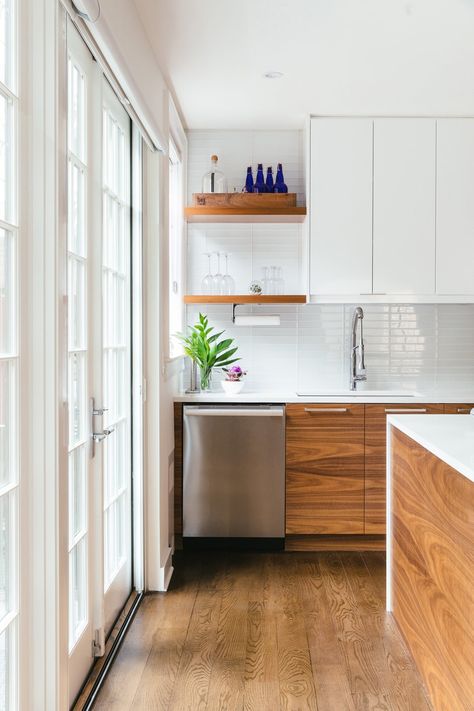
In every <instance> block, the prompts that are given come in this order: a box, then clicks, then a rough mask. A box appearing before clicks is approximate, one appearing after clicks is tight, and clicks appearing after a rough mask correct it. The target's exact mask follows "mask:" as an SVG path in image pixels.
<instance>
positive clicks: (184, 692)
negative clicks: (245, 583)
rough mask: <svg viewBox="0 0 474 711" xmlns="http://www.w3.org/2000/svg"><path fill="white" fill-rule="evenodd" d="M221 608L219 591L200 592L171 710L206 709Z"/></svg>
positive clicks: (176, 681) (192, 710)
mask: <svg viewBox="0 0 474 711" xmlns="http://www.w3.org/2000/svg"><path fill="white" fill-rule="evenodd" d="M220 607H221V595H220V594H219V592H218V591H207V590H204V591H201V590H200V591H199V592H198V594H197V597H196V602H195V605H194V609H193V615H192V617H191V622H190V625H189V628H188V632H187V635H186V640H185V642H184V648H183V651H182V654H181V660H180V664H179V668H178V672H177V674H176V679H175V683H174V688H173V693H172V695H171V700H170V703H169V709H170V710H171V709H172V710H173V711H203V710H204V709H206V708H207V699H208V692H209V684H210V680H211V672H212V665H213V658H214V653H215V648H216V635H217V625H218V621H219V613H220Z"/></svg>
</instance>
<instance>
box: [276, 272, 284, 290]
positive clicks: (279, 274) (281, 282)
mask: <svg viewBox="0 0 474 711" xmlns="http://www.w3.org/2000/svg"><path fill="white" fill-rule="evenodd" d="M277 277H278V294H284V293H285V280H284V279H283V268H282V267H278V269H277Z"/></svg>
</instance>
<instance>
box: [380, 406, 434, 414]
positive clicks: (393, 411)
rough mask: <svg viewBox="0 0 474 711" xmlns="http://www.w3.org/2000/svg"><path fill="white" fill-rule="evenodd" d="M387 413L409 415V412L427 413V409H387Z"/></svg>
mask: <svg viewBox="0 0 474 711" xmlns="http://www.w3.org/2000/svg"><path fill="white" fill-rule="evenodd" d="M385 412H388V413H392V414H395V413H401V412H404V413H407V412H427V409H426V407H411V408H410V407H386V408H385Z"/></svg>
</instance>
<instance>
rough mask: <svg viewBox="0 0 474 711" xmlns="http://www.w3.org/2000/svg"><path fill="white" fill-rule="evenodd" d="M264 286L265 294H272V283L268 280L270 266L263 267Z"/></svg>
mask: <svg viewBox="0 0 474 711" xmlns="http://www.w3.org/2000/svg"><path fill="white" fill-rule="evenodd" d="M262 287H263V293H264V294H270V285H269V280H268V267H262Z"/></svg>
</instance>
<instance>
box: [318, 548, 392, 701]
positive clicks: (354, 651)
mask: <svg viewBox="0 0 474 711" xmlns="http://www.w3.org/2000/svg"><path fill="white" fill-rule="evenodd" d="M320 564H321V571H322V573H323V578H324V584H325V587H326V592H327V595H328V598H329V605H330V609H331V614H332V617H333V619H334V623H335V627H336V630H337V633H338V639H339V644H340V646H341V649H342V653H343V655H344V661H345V665H346V673H347V678H348V681H349V686H350V689H351V693H352V694H355V693H357V692H363V693H368V694H373V695H377V694H378V693H379V691H380V679H379V675H378V673H377V669H376V667H375V665H374V659H373V656H374V655H373V650H372V647H371V640H370V639H368V638H367V637H366V634H365V630H364V626H363V623H362V620H361V615H360V611H359V609H358V607H357V602H356V600H355V598H354V595H353V593H352V590H351V588H350V586H349V584H348V582H347V578H346V573H345V570H344V567H343V564H342V561H341V559H340V557H339V555H338V554H336V553H328V554H325V555H321V556H320Z"/></svg>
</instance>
